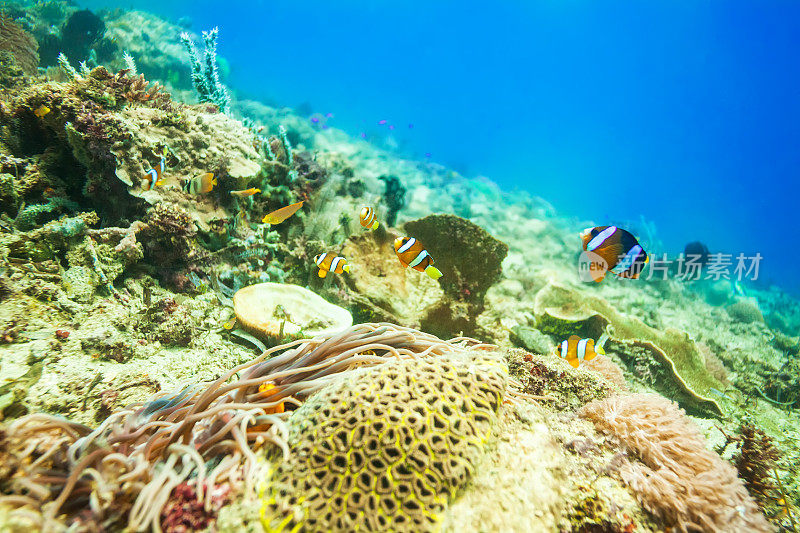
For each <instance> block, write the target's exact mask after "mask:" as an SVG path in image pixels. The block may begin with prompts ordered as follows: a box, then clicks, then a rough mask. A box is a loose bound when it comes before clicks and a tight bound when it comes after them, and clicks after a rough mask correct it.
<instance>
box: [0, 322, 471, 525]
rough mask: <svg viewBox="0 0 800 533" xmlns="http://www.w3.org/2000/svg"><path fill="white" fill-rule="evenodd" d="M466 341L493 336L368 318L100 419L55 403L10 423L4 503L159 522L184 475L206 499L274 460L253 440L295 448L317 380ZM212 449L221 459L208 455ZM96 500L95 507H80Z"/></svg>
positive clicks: (30, 513) (54, 514)
mask: <svg viewBox="0 0 800 533" xmlns="http://www.w3.org/2000/svg"><path fill="white" fill-rule="evenodd" d="M465 345H467V346H470V345H471V349H473V350H475V349H480V348H481V347H482V346H485V345H480V344H479V343H477V342H476V341H471V340H468V339H453V340H451V341H442V340H440V339H438V338H436V337H433V336H431V335H428V334H424V333H421V332H419V331H414V330H410V329H406V328H400V327H397V326H393V325H390V324H359V325H357V326H353V327H351V328H348V329H347V330H345V331H343V332H341V333H338V334H336V335H331V336H319V337H316V338H314V339H304V340H298V341H294V342H292V343H289V344H285V345H282V346H278V347H276V348H272V349H270V350H268V351H266V352H264V353H262V354H261V355H260V356H258V357H256V358H255V359H253V360H252V361H249V362H246V363H244V364H241V365H239V366H237V367H235V368H232V369H230V370H229V371H227V372H225V373H224V374H223V375H222V376H220V377H219V378H218V379H217V380H215V381H213V382H211V383H203V384H197V385H189V386H186V387H184V388H183V389H181V390H179V391H176V392H173V393H168V394H159V395H157V396H156V397H154V398H152V399H151V400H150V401H148V402H145V403H138V404H133V405H129V406H127V407H126V408H124V409H122V410H118V411H115V412H113V413H111V414H110V415H109V416H108V417H107V418H106V419H105V420H104V421H103V422H102V423H101V424H100V425H99V426H98V427H97V428H94V429H93V428H90V427H88V426H85V425H83V424H77V423H72V422H69V421H68V420H66V419H64V418H60V417H57V416H53V415H48V414H41V413H37V414H31V415H28V416H25V417H22V418H19V419H17V420H15V421H14V422H12V423H11V424H10V425H8V426H7V427H6V428H4V433H2V437H3V441H2V445H1V446H0V450H2V453H3V454H4V461H3V467H4V469H3V473H4V474H5V476H4V477H3V479H2V480H0V484H2V486H3V492H4V493H5V494H8V495H6V496H2V497H0V504H2V505H5V506H10V507H12V508H13V510H12V511H11V512H10V519H11V520H12V523H17V524H28V526H31V525H33V526H34V527H37V528H40V529H46V530H48V531H62V530H65V529H66V526H65V525H64V524H63V523H62V522H61V520H63V519H64V518H68V519H69V520H70V521H71V522H72V523H80V524H83V525H84V526H85V527H87V528H89V529H91V528H108V527H111V528H113V527H115V525H119V524H120V523H123V522H124V523H127V524H128V527H129V528H130V529H131V530H143V529H145V528H153V529H155V530H158V529H159V519H160V515H161V509H162V507H163V506H164V504H165V503H166V501H167V499H168V498H169V496H170V494H171V493H172V491H173V489H174V488H175V487H177V486H179V485H180V484H181V483H184V482H188V483H190V484H191V485H192V486H193V487H194V490H195V491H197V494H198V498H199V499H200V500H202V501H204V502H205V508H206V510H208V509H209V506H210V498H211V496H212V494H213V493H214V489H215V487H218V486H220V485H221V484H227V485H229V486H231V487H235V488H237V489H238V490H240V491H243V492H244V493H249V492H252V491H253V489H254V486H255V482H256V481H257V480H258V479H259V478H261V477H262V475H263V472H264V469H265V468H267V467H268V465H265V464H264V463H262V462H260V461H259V460H258V459H257V457H256V455H255V453H254V450H255V449H257V448H259V447H261V446H263V445H266V444H267V443H269V444H270V445H272V446H276V447H277V448H278V449H280V450H282V452H283V456H284V458H286V457H288V456H289V455H290V454H291V450H290V449H289V448H288V445H287V427H286V419H287V418H288V416H289V414H290V413H291V411H290V410H288V409H290V408H294V407H295V406H299V405H301V404H302V403H303V401H304V400H305V399H307V398H308V397H309V396H310V395H311V394H313V393H314V392H317V391H319V390H321V389H322V388H323V387H325V386H326V385H329V384H332V383H333V382H335V381H337V380H338V379H341V378H342V377H345V376H347V375H348V374H349V373H352V372H353V371H355V370H354V369H355V368H356V367H363V366H375V365H381V364H385V363H387V362H389V361H392V360H395V359H399V360H404V359H413V360H414V361H415V364H419V363H420V362H421V360H420V359H421V358H423V359H426V358H429V357H430V358H433V357H434V356H441V355H443V354H447V353H453V352H456V351H459V350H464V349H467V348H466V347H465ZM234 376H239V377H238V379H234V380H233V381H229V380H231V379H232V378H233V377H234ZM212 460H214V461H218V462H217V463H216V464H215V466H213V467H209V466H207V465H208V464H209V463H208V462H209V461H212ZM54 495H57V496H56V497H55V499H53V496H54ZM87 508H89V509H91V511H92V512H91V513H82V512H81V511H82V510H83V509H87ZM13 521H15V522H13Z"/></svg>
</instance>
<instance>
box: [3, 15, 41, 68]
mask: <svg viewBox="0 0 800 533" xmlns="http://www.w3.org/2000/svg"><path fill="white" fill-rule="evenodd" d="M38 49H39V43H37V42H36V39H34V38H33V36H32V35H30V34H29V33H28V32H26V31H25V30H23V29H22V28H21V27H20V26H19V25H18V24H17V23H15V22H14V20H13V19H12V18H11V17H9V16H7V15H6V14H5V13H0V51H6V52H10V53H11V54H12V55H13V56H14V59H15V60H16V62H17V64H18V65H19V66H20V68H22V71H23V72H24V73H25V74H28V75H35V74H36V67H37V66H38V65H39V53H38Z"/></svg>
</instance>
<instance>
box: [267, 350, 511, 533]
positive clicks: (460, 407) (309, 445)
mask: <svg viewBox="0 0 800 533" xmlns="http://www.w3.org/2000/svg"><path fill="white" fill-rule="evenodd" d="M473 354H474V352H473ZM472 357H474V355H473V356H472ZM472 357H470V356H469V352H467V353H466V354H462V355H458V356H450V357H442V358H437V359H424V360H423V359H417V360H404V361H394V362H391V363H387V364H385V365H381V366H380V367H376V368H372V369H369V370H365V371H364V372H359V373H357V374H356V375H354V376H353V377H351V378H348V379H346V380H344V381H342V382H340V383H338V384H336V385H333V386H331V387H328V388H327V389H324V390H323V391H321V392H320V393H319V394H317V395H316V396H314V397H312V399H310V400H309V401H308V402H307V403H306V404H305V405H303V407H301V408H300V409H299V410H298V411H297V412H296V413H295V414H294V415H293V416H292V418H291V419H290V424H291V427H290V436H289V446H290V448H291V449H292V455H291V457H290V458H289V459H288V460H286V461H284V462H283V463H281V465H280V466H279V467H278V468H277V470H276V471H275V472H274V473H273V475H272V476H271V478H270V480H269V482H268V486H267V489H266V494H265V503H264V507H263V509H262V520H263V524H264V527H265V528H266V529H267V531H283V530H286V531H288V530H291V531H296V530H303V531H357V530H360V531H376V530H378V531H388V530H393V531H428V530H431V529H434V528H435V525H436V524H437V522H438V520H439V515H440V513H441V511H442V510H443V509H444V508H445V505H446V504H447V503H448V501H449V500H450V499H451V498H453V496H454V495H455V493H456V491H457V490H458V489H459V488H460V487H461V486H463V484H464V483H465V481H466V480H467V479H468V477H469V476H470V475H471V474H472V472H473V470H474V468H475V464H476V462H477V460H478V459H479V458H480V456H481V454H482V450H483V443H484V442H485V440H486V438H487V437H488V435H489V431H490V429H491V427H492V425H493V424H494V422H495V421H496V415H497V411H498V409H499V408H500V405H501V403H502V398H503V392H504V390H505V387H506V376H507V370H506V367H505V365H504V364H503V363H501V362H500V361H499V360H498V359H494V358H492V357H491V356H489V355H480V356H479V358H472Z"/></svg>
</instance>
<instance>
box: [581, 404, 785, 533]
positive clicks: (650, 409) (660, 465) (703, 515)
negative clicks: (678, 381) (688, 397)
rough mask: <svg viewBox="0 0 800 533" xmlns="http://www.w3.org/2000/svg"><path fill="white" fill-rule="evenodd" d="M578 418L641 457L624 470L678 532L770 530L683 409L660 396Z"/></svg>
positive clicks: (594, 408) (593, 407) (593, 409)
mask: <svg viewBox="0 0 800 533" xmlns="http://www.w3.org/2000/svg"><path fill="white" fill-rule="evenodd" d="M580 415H581V416H582V417H584V418H587V419H589V420H591V421H592V422H594V424H595V426H596V427H597V428H598V429H599V430H601V431H603V432H605V433H608V434H611V435H613V436H615V437H617V438H618V439H619V440H620V441H621V442H622V443H623V444H624V445H625V447H626V448H627V449H629V450H631V451H632V452H634V453H635V455H636V456H637V457H638V458H639V459H641V461H642V462H641V463H640V462H628V463H626V464H623V465H622V467H621V468H620V474H621V475H622V479H623V480H624V481H625V483H626V484H627V485H628V486H629V487H630V488H631V489H632V490H633V491H634V493H635V494H636V497H637V498H638V499H639V500H640V502H641V503H642V505H643V506H644V507H645V508H646V509H648V510H649V511H650V512H652V513H653V514H654V515H656V516H658V517H659V518H660V519H661V520H663V521H664V523H665V524H666V525H668V526H670V527H674V528H677V529H678V530H679V531H697V532H706V531H712V532H731V531H754V532H755V531H772V530H773V528H772V527H771V525H770V524H769V523H768V522H767V520H766V519H765V518H764V516H763V515H762V514H761V511H760V510H759V508H758V505H757V504H756V503H755V501H753V499H752V498H751V497H750V495H749V494H748V493H747V489H746V488H745V486H744V483H742V480H741V479H739V478H738V477H737V475H736V469H735V468H733V466H731V465H730V464H728V463H726V462H725V461H724V460H722V459H721V458H720V457H719V456H718V455H717V454H715V453H714V452H712V451H710V450H708V449H707V448H706V443H705V439H704V438H703V436H702V435H701V434H700V432H699V430H698V429H697V427H696V426H695V425H694V424H693V423H692V422H691V421H690V420H689V419H688V418H687V417H686V416H685V415H684V413H683V411H682V410H681V409H680V408H679V407H678V406H677V404H675V403H674V402H671V401H670V400H668V399H666V398H664V397H662V396H659V395H656V394H626V395H619V396H612V397H609V398H606V399H603V400H596V401H594V402H592V403H590V404H588V405H586V406H585V407H584V408H583V409H581V411H580Z"/></svg>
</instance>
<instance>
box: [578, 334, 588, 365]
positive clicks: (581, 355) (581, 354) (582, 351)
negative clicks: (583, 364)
mask: <svg viewBox="0 0 800 533" xmlns="http://www.w3.org/2000/svg"><path fill="white" fill-rule="evenodd" d="M587 342H589V339H581V340H579V341H578V359H580V360H581V361H582V360H584V359H585V358H586V343H587Z"/></svg>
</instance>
